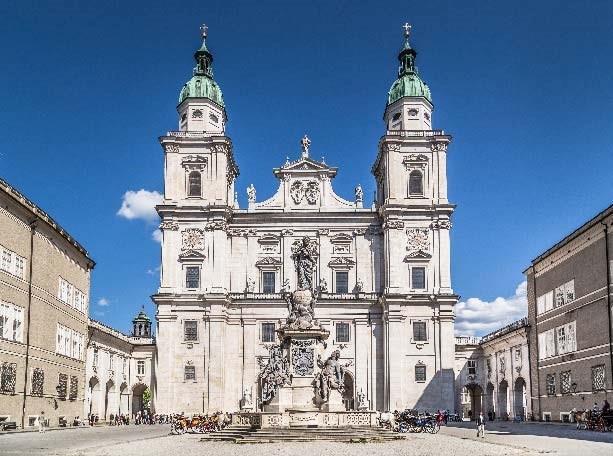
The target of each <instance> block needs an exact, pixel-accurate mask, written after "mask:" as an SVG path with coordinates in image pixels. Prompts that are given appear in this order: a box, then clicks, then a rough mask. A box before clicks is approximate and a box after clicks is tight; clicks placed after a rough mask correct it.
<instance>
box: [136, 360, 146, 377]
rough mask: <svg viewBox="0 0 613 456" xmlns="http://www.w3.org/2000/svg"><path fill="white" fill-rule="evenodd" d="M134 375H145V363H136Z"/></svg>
mask: <svg viewBox="0 0 613 456" xmlns="http://www.w3.org/2000/svg"><path fill="white" fill-rule="evenodd" d="M136 375H145V361H143V360H142V359H139V360H138V361H137V362H136Z"/></svg>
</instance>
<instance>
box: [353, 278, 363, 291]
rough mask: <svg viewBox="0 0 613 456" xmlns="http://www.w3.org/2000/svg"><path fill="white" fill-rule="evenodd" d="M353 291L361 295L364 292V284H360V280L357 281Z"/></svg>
mask: <svg viewBox="0 0 613 456" xmlns="http://www.w3.org/2000/svg"><path fill="white" fill-rule="evenodd" d="M355 291H356V293H362V292H363V291H364V282H362V279H358V281H357V282H356V284H355Z"/></svg>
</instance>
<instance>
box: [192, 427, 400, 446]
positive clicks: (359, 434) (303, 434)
mask: <svg viewBox="0 0 613 456" xmlns="http://www.w3.org/2000/svg"><path fill="white" fill-rule="evenodd" d="M404 438H405V436H404V435H401V434H396V433H394V432H392V431H389V430H387V429H381V428H373V427H367V426H364V427H345V428H333V427H320V428H317V427H306V426H302V427H299V428H297V427H282V428H269V429H251V428H249V427H244V426H241V427H238V426H229V427H227V428H226V429H224V430H222V431H220V432H215V433H211V434H205V435H204V436H203V437H202V439H201V441H203V442H219V441H226V442H234V443H266V442H310V441H315V440H324V441H336V442H378V441H390V440H398V439H404Z"/></svg>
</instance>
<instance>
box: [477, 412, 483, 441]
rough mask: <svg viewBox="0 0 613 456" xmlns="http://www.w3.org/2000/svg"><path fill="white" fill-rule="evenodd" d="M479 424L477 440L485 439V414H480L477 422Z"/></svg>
mask: <svg viewBox="0 0 613 456" xmlns="http://www.w3.org/2000/svg"><path fill="white" fill-rule="evenodd" d="M475 421H476V424H477V438H479V436H481V438H485V418H483V413H482V412H480V413H479V416H478V417H477V419H476V420H475Z"/></svg>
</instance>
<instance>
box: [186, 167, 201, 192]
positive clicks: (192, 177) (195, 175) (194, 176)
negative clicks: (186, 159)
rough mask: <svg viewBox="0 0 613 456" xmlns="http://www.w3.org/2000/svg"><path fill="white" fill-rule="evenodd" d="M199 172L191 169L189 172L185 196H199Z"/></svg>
mask: <svg viewBox="0 0 613 456" xmlns="http://www.w3.org/2000/svg"><path fill="white" fill-rule="evenodd" d="M200 190H201V182H200V173H199V172H198V171H192V172H191V173H189V184H188V188H187V196H201V195H202V193H201V191H200Z"/></svg>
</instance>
